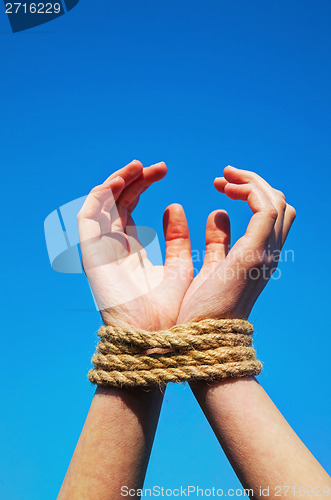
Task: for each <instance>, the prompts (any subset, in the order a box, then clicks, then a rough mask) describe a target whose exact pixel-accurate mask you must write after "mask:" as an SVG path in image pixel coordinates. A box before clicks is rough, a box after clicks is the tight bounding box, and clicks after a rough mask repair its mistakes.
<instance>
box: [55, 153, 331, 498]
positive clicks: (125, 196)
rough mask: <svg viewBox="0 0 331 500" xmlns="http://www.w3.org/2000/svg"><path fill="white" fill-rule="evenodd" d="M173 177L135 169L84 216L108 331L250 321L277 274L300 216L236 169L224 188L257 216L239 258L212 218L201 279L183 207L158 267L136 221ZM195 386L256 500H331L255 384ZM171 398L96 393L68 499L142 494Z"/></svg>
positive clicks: (116, 179) (112, 180)
mask: <svg viewBox="0 0 331 500" xmlns="http://www.w3.org/2000/svg"><path fill="white" fill-rule="evenodd" d="M165 174H166V166H165V164H164V163H158V164H156V165H153V166H151V167H147V168H143V166H142V165H141V163H140V162H138V161H133V162H131V163H130V164H129V165H127V166H126V167H124V168H123V169H121V170H119V171H118V172H115V173H114V174H112V175H111V176H110V177H109V178H108V179H107V180H106V181H105V183H104V184H102V185H101V186H97V187H96V188H94V189H93V190H92V191H91V193H90V195H89V196H88V198H87V200H86V202H85V204H84V207H83V208H82V210H81V212H80V214H79V217H78V221H79V229H80V239H81V248H82V256H83V264H84V269H85V272H86V275H87V277H88V279H89V282H90V285H91V288H92V290H93V292H94V295H95V297H96V300H97V302H98V304H99V306H100V308H101V309H103V310H102V318H103V320H104V322H105V324H111V325H114V326H116V325H119V326H125V325H130V326H134V327H139V328H145V329H150V330H157V329H161V328H162V329H163V328H164V329H166V328H169V327H171V326H172V325H174V324H176V323H185V322H187V321H192V320H200V319H204V318H211V317H213V318H228V317H230V318H235V317H237V318H248V317H249V314H250V312H251V309H252V307H253V305H254V303H255V301H256V300H257V298H258V296H259V294H260V293H261V291H262V290H263V288H264V286H265V285H266V283H267V281H268V278H269V277H270V272H271V271H272V270H273V269H275V267H276V266H277V256H278V255H279V251H280V249H281V247H282V245H283V244H284V241H285V239H286V237H287V234H288V232H289V230H290V227H291V225H292V223H293V221H294V218H295V210H294V209H293V208H292V207H291V206H290V205H288V204H287V203H286V201H285V197H284V195H283V194H282V193H280V192H279V191H277V190H275V189H273V188H272V187H271V186H269V184H267V182H266V181H264V180H263V179H262V178H261V177H259V176H257V175H256V174H254V173H252V172H248V171H244V170H239V169H235V168H233V167H226V168H225V169H224V174H223V175H224V176H223V177H220V178H217V179H215V182H214V184H215V188H216V189H217V190H218V191H220V192H222V193H225V195H226V196H228V197H229V198H232V199H234V200H244V201H246V202H247V203H248V205H249V206H250V208H251V210H252V212H253V216H252V219H251V221H250V224H249V226H248V228H247V231H246V233H245V235H244V236H243V237H242V238H241V239H240V240H238V241H237V242H236V243H235V245H234V246H233V247H232V248H231V250H230V251H229V249H230V223H229V218H228V216H227V214H226V213H225V212H224V211H222V210H218V211H215V212H213V213H212V214H210V216H209V217H208V221H207V228H206V254H205V255H206V256H205V261H204V264H203V267H202V269H201V271H200V273H199V274H198V275H197V276H196V277H195V278H194V279H193V265H192V259H191V249H190V237H189V230H188V226H187V222H186V218H185V213H184V210H183V208H182V207H181V206H180V205H171V206H170V207H168V208H167V209H166V211H165V215H164V233H165V242H166V259H165V263H164V266H153V265H152V264H151V263H150V262H149V261H148V258H147V255H146V252H145V251H144V249H143V248H142V246H141V245H140V243H139V241H138V238H137V234H136V232H135V229H134V222H133V219H132V216H131V213H132V211H133V210H134V208H135V206H136V205H137V203H138V201H139V197H140V195H141V194H142V193H143V191H145V190H146V189H147V188H148V187H149V186H150V185H152V184H153V183H154V182H156V181H158V180H161V179H162V178H163V177H164V175H165ZM138 254H139V258H137V255H138ZM100 255H102V259H101V260H100ZM248 256H249V258H248ZM252 269H254V270H256V269H257V270H259V271H260V275H261V276H260V278H259V279H252V278H251V275H250V274H249V272H250V270H252ZM262 271H263V272H262ZM146 287H147V288H146ZM191 388H192V390H193V392H194V394H195V396H196V398H197V400H198V402H199V404H200V406H201V408H202V410H203V411H204V413H205V415H206V417H207V418H208V420H209V422H210V424H211V425H212V427H213V430H214V432H215V434H216V436H217V438H218V440H219V442H220V444H221V445H222V447H223V449H224V451H225V453H226V454H227V456H228V458H229V460H230V463H231V465H232V467H233V468H234V470H235V472H236V474H237V476H238V478H239V479H240V481H241V482H242V484H243V486H244V487H245V488H252V489H253V490H254V497H255V498H260V494H259V491H260V487H267V486H269V488H270V496H269V498H275V500H276V499H277V498H279V497H278V496H274V494H275V492H276V491H277V490H275V487H276V486H286V485H288V486H291V487H292V489H290V490H288V491H287V497H288V498H297V496H298V493H297V494H296V495H295V490H294V489H293V487H299V486H307V487H308V486H309V487H321V488H323V487H327V486H329V487H330V491H331V481H330V477H329V475H328V474H327V473H326V472H325V471H324V469H323V468H322V467H321V465H320V464H319V463H318V462H317V461H316V460H315V458H314V457H313V456H312V455H311V453H310V452H309V450H308V449H307V448H306V447H305V446H304V444H303V443H302V442H301V440H300V439H299V438H298V437H297V435H296V434H295V433H294V431H293V430H292V429H291V427H290V426H289V424H288V423H287V422H286V420H285V419H284V418H283V417H282V415H281V414H280V413H279V411H278V410H277V408H276V407H275V405H274V404H273V403H272V401H271V400H270V399H269V397H268V396H267V394H266V393H265V391H264V390H263V389H262V387H261V386H260V385H259V384H258V383H257V381H256V380H255V379H254V378H252V377H247V378H242V379H232V380H231V381H226V382H214V383H205V382H195V383H194V384H191ZM162 397H163V395H162V391H160V390H159V389H151V390H149V391H144V390H142V389H138V388H137V389H132V390H124V389H121V390H117V389H109V388H107V389H100V388H99V389H97V391H96V394H95V396H94V398H93V401H92V405H91V408H90V411H89V414H88V417H87V419H86V423H85V425H84V428H83V431H82V434H81V436H80V439H79V441H78V444H77V447H76V450H75V453H74V455H73V458H72V461H71V464H70V467H69V469H68V472H67V475H66V477H65V480H64V482H63V485H62V488H61V491H60V493H59V497H58V498H59V499H70V500H75V499H80V500H81V499H86V500H89V499H94V498H98V499H100V500H107V499H111V500H113V499H117V498H118V499H119V498H121V486H123V485H125V486H128V487H129V488H133V489H137V488H140V487H142V484H143V480H144V476H145V472H146V467H147V463H148V458H149V454H150V451H151V447H152V443H153V439H154V434H155V430H156V426H157V421H158V417H159V412H160V408H161V404H162ZM131 498H132V497H131ZM264 498H265V496H264Z"/></svg>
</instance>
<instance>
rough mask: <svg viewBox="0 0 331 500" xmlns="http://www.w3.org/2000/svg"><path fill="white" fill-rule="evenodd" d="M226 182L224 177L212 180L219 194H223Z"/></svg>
mask: <svg viewBox="0 0 331 500" xmlns="http://www.w3.org/2000/svg"><path fill="white" fill-rule="evenodd" d="M227 183H228V181H227V180H226V179H225V178H224V177H216V179H215V180H214V186H215V188H216V189H217V191H219V192H220V193H224V188H225V186H226V185H227Z"/></svg>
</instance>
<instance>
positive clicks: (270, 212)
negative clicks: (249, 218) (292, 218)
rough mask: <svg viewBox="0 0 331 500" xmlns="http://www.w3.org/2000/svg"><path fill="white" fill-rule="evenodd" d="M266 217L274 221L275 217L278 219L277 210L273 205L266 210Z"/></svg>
mask: <svg viewBox="0 0 331 500" xmlns="http://www.w3.org/2000/svg"><path fill="white" fill-rule="evenodd" d="M266 215H267V216H268V217H270V218H271V219H275V220H276V219H277V217H278V210H277V209H276V208H275V207H274V206H273V205H270V206H268V208H267V209H266Z"/></svg>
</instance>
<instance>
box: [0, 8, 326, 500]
mask: <svg viewBox="0 0 331 500" xmlns="http://www.w3.org/2000/svg"><path fill="white" fill-rule="evenodd" d="M0 7H1V8H0V44H1V45H0V47H1V50H0V61H1V80H0V86H1V98H0V116H1V135H0V165H1V172H2V174H1V175H2V182H1V187H0V189H1V205H2V246H1V254H2V256H1V261H2V270H1V278H2V286H1V303H2V311H3V312H2V326H3V334H2V339H1V350H2V353H3V354H2V362H1V372H2V377H1V378H2V384H1V389H0V390H1V406H2V409H1V412H0V439H1V446H0V465H1V478H0V497H1V499H3V500H17V499H23V498H24V500H37V499H38V500H41V499H42V500H44V499H45V500H49V499H50V498H55V497H56V494H57V491H58V489H59V487H60V485H61V482H62V479H63V476H64V474H65V471H66V468H67V466H68V463H69V461H70V458H71V455H72V452H73V449H74V446H75V444H76V441H77V439H78V436H79V433H80V430H81V427H82V425H83V422H84V420H85V416H86V413H87V411H88V408H89V404H90V401H91V398H92V395H93V388H92V387H91V386H90V384H89V382H88V381H87V377H86V373H87V370H88V369H89V367H90V357H91V355H92V353H93V350H94V347H95V343H96V336H95V333H96V331H97V329H98V327H99V326H100V319H99V315H98V313H97V312H96V311H94V310H93V307H94V306H93V301H92V299H91V295H90V292H89V288H88V286H87V283H86V282H85V279H84V277H83V276H82V275H62V274H58V273H55V272H54V271H52V269H51V267H50V265H49V261H48V256H47V251H46V247H45V240H44V234H43V221H44V219H45V218H46V216H47V215H48V214H49V213H50V212H52V211H53V210H54V209H56V208H57V207H59V206H60V205H63V204H64V203H67V202H69V201H71V200H73V199H75V198H78V197H80V196H83V195H85V194H86V193H87V192H88V191H89V189H90V188H91V187H92V186H93V185H95V184H97V183H99V182H101V181H103V180H104V179H105V177H107V176H108V175H109V173H110V172H112V171H114V170H116V169H117V168H119V167H121V166H122V165H124V164H126V163H128V162H129V161H130V160H132V159H133V158H138V159H140V160H141V161H142V162H143V163H144V164H145V165H148V164H151V163H155V162H157V161H161V160H164V161H165V162H166V163H167V165H168V169H169V172H168V175H167V177H166V179H164V180H163V181H162V182H161V183H159V184H158V185H156V186H154V187H153V188H152V189H151V190H150V191H149V192H147V193H146V194H145V195H144V197H143V198H142V200H141V204H140V205H139V207H138V208H137V210H136V216H135V219H136V222H137V223H138V224H141V225H148V226H151V227H154V228H155V229H156V230H157V231H158V233H159V236H160V239H161V241H162V232H161V227H162V225H161V218H162V212H163V210H164V209H165V208H166V206H167V205H168V204H170V203H172V202H175V201H176V202H180V203H182V204H183V205H184V208H185V210H186V212H187V217H188V220H189V224H190V229H191V234H192V245H193V248H194V249H197V250H200V251H202V249H203V244H204V229H205V220H206V217H207V215H208V213H209V212H210V211H212V210H214V209H216V208H225V209H227V210H228V212H229V214H230V217H231V219H232V227H233V239H234V240H235V239H236V238H237V237H239V236H240V235H241V234H242V233H243V231H244V230H245V227H246V224H247V222H248V220H249V216H250V213H249V210H248V208H247V207H246V206H245V204H243V203H241V202H233V201H231V200H227V199H225V198H224V196H222V195H221V194H219V193H217V192H216V191H215V190H214V188H213V185H212V182H213V179H214V177H215V176H219V175H221V172H222V169H223V167H225V166H226V165H227V164H232V165H235V166H237V167H240V168H245V169H251V170H255V171H257V172H258V173H260V174H261V175H262V176H264V177H265V178H266V179H267V180H268V181H269V182H270V183H271V184H272V185H274V186H276V187H278V188H280V189H282V190H283V191H284V192H285V193H286V195H287V198H288V201H289V202H290V203H291V204H292V205H294V206H295V207H296V209H297V213H298V216H297V220H296V222H295V225H294V227H293V230H292V232H291V235H290V237H289V239H288V241H287V243H286V249H288V250H290V249H293V250H294V254H295V258H294V262H291V261H290V262H287V263H286V262H282V263H281V266H280V269H281V273H282V274H281V279H279V280H277V281H276V280H274V281H273V282H272V283H270V284H269V285H268V287H267V289H266V290H265V291H264V293H263V295H262V296H261V298H260V300H259V302H258V303H257V305H256V306H255V308H254V310H253V313H252V315H251V320H252V321H253V323H254V324H255V327H256V337H255V345H256V347H257V351H258V355H259V357H260V359H261V360H262V361H263V362H264V371H263V373H262V375H261V376H260V382H261V383H262V384H263V386H264V387H265V388H266V389H267V391H268V392H269V394H270V395H271V397H272V398H273V399H274V401H275V403H276V404H277V405H278V407H279V408H280V410H281V411H282V412H283V414H284V415H285V417H286V418H287V419H288V421H289V422H290V424H291V425H292V426H293V427H294V429H295V430H296V432H297V433H298V434H299V436H300V437H301V438H302V439H303V441H304V442H305V443H306V444H307V446H308V447H309V448H310V449H311V451H312V452H313V453H314V454H315V456H316V457H317V459H318V460H320V461H321V463H322V464H323V465H324V467H325V468H326V469H327V470H328V472H330V470H331V461H330V456H329V450H330V448H331V438H330V434H329V427H330V413H331V408H330V389H329V382H328V377H329V363H330V362H329V355H328V352H329V349H330V326H329V323H328V314H329V309H330V305H329V297H330V291H329V286H330V285H329V252H330V251H329V249H330V222H329V221H330V216H329V198H330V194H329V190H330V182H331V173H330V172H331V170H330V153H331V149H330V118H329V117H330V77H331V71H330V63H329V56H330V49H331V37H330V29H329V26H330V18H331V4H330V2H329V1H328V0H316V1H315V2H311V1H309V2H308V1H306V0H293V1H291V2H287V1H285V0H278V1H277V2H272V1H266V0H263V1H262V0H261V1H259V0H253V1H251V2H247V1H246V0H231V2H230V1H225V0H206V1H202V0H200V1H198V0H190V1H188V0H169V1H167V2H161V1H155V0H141V1H139V2H138V1H136V0H134V1H133V0H131V1H129V0H121V1H116V2H115V1H109V0H98V2H92V1H90V2H88V1H86V0H85V1H84V0H81V1H80V2H79V4H78V5H77V7H75V8H74V9H73V10H72V11H71V12H70V13H68V14H66V15H64V16H62V17H61V18H59V19H57V20H54V21H52V22H51V23H48V24H46V25H43V26H41V27H39V28H35V29H32V30H29V31H26V32H22V33H17V34H12V33H11V31H10V26H9V22H8V19H7V18H6V15H5V12H4V7H3V5H1V6H0ZM162 245H163V243H162ZM186 484H195V485H199V486H200V487H210V486H215V487H216V486H217V487H220V488H224V489H226V488H233V487H237V486H239V482H238V481H237V479H236V478H235V475H234V473H233V472H232V469H231V467H230V466H229V465H228V463H227V461H226V458H225V457H224V454H223V452H222V451H221V449H220V448H219V446H218V444H217V442H216V439H215V438H214V436H213V434H212V432H211V430H210V429H209V427H208V425H207V423H206V421H205V419H204V417H203V415H202V413H201V411H200V409H199V408H198V406H197V404H196V402H195V400H194V399H193V396H192V394H191V393H190V389H189V388H188V387H185V386H175V387H173V386H171V387H169V388H168V390H167V392H166V398H165V403H164V406H163V409H162V414H161V419H160V424H159V428H158V432H157V436H156V440H155V446H154V449H153V452H152V459H151V463H150V467H149V469H148V474H147V478H146V487H147V486H151V485H163V486H167V487H177V486H178V485H186Z"/></svg>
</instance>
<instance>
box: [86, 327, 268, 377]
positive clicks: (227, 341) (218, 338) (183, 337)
mask: <svg viewBox="0 0 331 500" xmlns="http://www.w3.org/2000/svg"><path fill="white" fill-rule="evenodd" d="M253 331H254V329H253V325H252V324H251V323H249V322H248V321H245V320H239V319H233V320H230V319H222V320H214V319H207V320H203V321H199V322H192V323H186V324H183V325H176V326H174V327H172V328H170V329H169V330H161V331H157V332H149V331H145V330H139V329H133V328H119V327H111V326H102V327H101V328H100V330H99V333H98V335H99V337H100V339H101V340H100V342H99V344H98V346H97V352H96V353H95V354H94V356H93V357H92V363H93V364H94V366H95V368H93V369H92V370H90V371H89V374H88V377H89V380H90V381H91V382H92V383H94V384H98V385H107V386H113V387H134V386H145V387H146V386H150V385H163V384H166V383H168V382H184V381H193V380H222V379H225V378H229V377H243V376H246V375H258V374H259V373H260V371H261V369H262V364H261V363H260V362H259V361H257V359H256V353H255V350H254V348H253V347H252V346H251V345H252V334H253ZM155 349H157V350H158V352H155V351H154V352H153V350H155ZM147 350H152V352H150V353H148V354H147V353H146V351H147ZM169 351H170V352H169Z"/></svg>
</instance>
